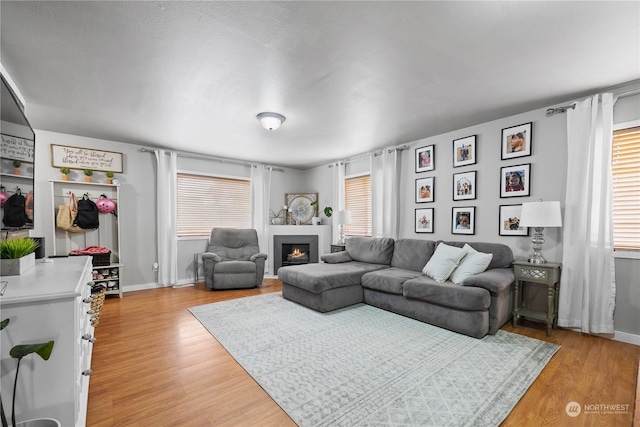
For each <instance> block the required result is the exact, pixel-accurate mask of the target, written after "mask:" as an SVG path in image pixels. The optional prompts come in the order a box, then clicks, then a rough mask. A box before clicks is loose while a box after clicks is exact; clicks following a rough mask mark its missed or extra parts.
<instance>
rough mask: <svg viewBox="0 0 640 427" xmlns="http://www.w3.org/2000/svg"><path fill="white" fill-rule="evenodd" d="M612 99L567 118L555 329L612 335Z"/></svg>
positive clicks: (582, 105) (583, 105)
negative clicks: (563, 210)
mask: <svg viewBox="0 0 640 427" xmlns="http://www.w3.org/2000/svg"><path fill="white" fill-rule="evenodd" d="M614 103H615V100H614V99H613V95H612V94H610V93H605V94H603V95H602V99H601V100H600V96H599V95H596V96H594V97H593V98H591V99H587V100H585V101H581V102H578V103H576V107H575V110H568V112H567V144H568V153H569V154H568V162H567V163H568V164H567V192H566V193H567V194H566V199H565V213H564V226H563V235H562V241H563V251H562V252H563V253H562V262H563V268H562V279H561V280H562V284H561V286H560V301H559V308H558V311H559V315H558V325H560V326H565V327H571V328H579V329H580V330H581V331H582V332H585V333H613V332H614V328H613V311H614V308H615V293H616V287H615V265H614V258H613V225H612V219H611V209H612V174H611V141H612V131H613V129H612V128H613V104H614Z"/></svg>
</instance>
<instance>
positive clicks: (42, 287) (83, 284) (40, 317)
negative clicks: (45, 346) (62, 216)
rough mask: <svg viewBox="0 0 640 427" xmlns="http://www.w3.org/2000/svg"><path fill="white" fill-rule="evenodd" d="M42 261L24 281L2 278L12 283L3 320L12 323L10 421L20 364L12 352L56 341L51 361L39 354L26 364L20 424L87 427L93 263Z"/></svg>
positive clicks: (0, 353)
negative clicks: (44, 421)
mask: <svg viewBox="0 0 640 427" xmlns="http://www.w3.org/2000/svg"><path fill="white" fill-rule="evenodd" d="M49 261H51V262H46V263H45V262H42V261H41V260H40V261H37V262H36V267H35V268H33V269H32V270H30V271H28V272H27V273H25V274H22V275H20V276H6V277H2V280H3V281H8V282H9V284H8V286H7V288H6V290H5V292H4V295H3V296H1V297H0V320H4V319H6V318H9V319H10V323H9V325H8V326H7V327H6V328H5V329H4V330H2V332H0V335H1V343H2V346H1V347H0V359H1V360H0V363H1V367H2V384H1V387H2V398H3V399H4V407H5V412H6V413H7V417H9V414H10V412H11V409H10V408H11V400H10V399H11V393H12V392H13V380H14V376H15V367H16V362H17V361H16V360H15V359H12V358H11V357H10V356H9V350H10V349H11V348H12V347H13V346H15V345H17V344H29V343H41V342H47V341H49V340H54V341H55V344H54V346H53V352H52V353H51V358H50V359H49V360H48V361H44V360H42V359H41V358H40V356H38V355H37V354H30V355H28V356H26V357H25V358H24V359H22V363H21V365H20V375H19V383H18V395H17V398H16V420H17V421H24V420H26V419H30V418H37V417H49V418H56V419H57V420H59V421H60V423H61V424H62V425H63V426H65V427H71V426H84V425H85V423H86V416H87V398H88V393H89V375H90V374H91V352H92V346H93V344H92V343H93V325H92V318H93V319H95V318H96V317H97V316H99V313H97V314H96V313H95V312H93V311H92V304H91V301H92V296H91V277H92V275H91V273H92V266H91V258H90V257H84V256H81V257H69V258H55V259H53V260H49Z"/></svg>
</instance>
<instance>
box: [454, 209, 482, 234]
mask: <svg viewBox="0 0 640 427" xmlns="http://www.w3.org/2000/svg"><path fill="white" fill-rule="evenodd" d="M475 222H476V207H475V206H465V207H462V208H459V207H454V208H453V209H452V217H451V233H452V234H475V232H476V230H475V228H476V227H475Z"/></svg>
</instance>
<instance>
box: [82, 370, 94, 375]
mask: <svg viewBox="0 0 640 427" xmlns="http://www.w3.org/2000/svg"><path fill="white" fill-rule="evenodd" d="M91 374H93V371H92V370H91V369H85V370H84V371H82V375H84V376H85V377H88V376H89V375H91Z"/></svg>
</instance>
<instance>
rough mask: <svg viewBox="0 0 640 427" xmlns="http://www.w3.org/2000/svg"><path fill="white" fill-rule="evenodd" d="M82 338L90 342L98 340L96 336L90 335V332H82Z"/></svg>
mask: <svg viewBox="0 0 640 427" xmlns="http://www.w3.org/2000/svg"><path fill="white" fill-rule="evenodd" d="M82 339H83V340H87V341H89V342H90V343H94V342H96V341H98V338H95V337H92V336H91V334H84V335H83V336H82Z"/></svg>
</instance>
